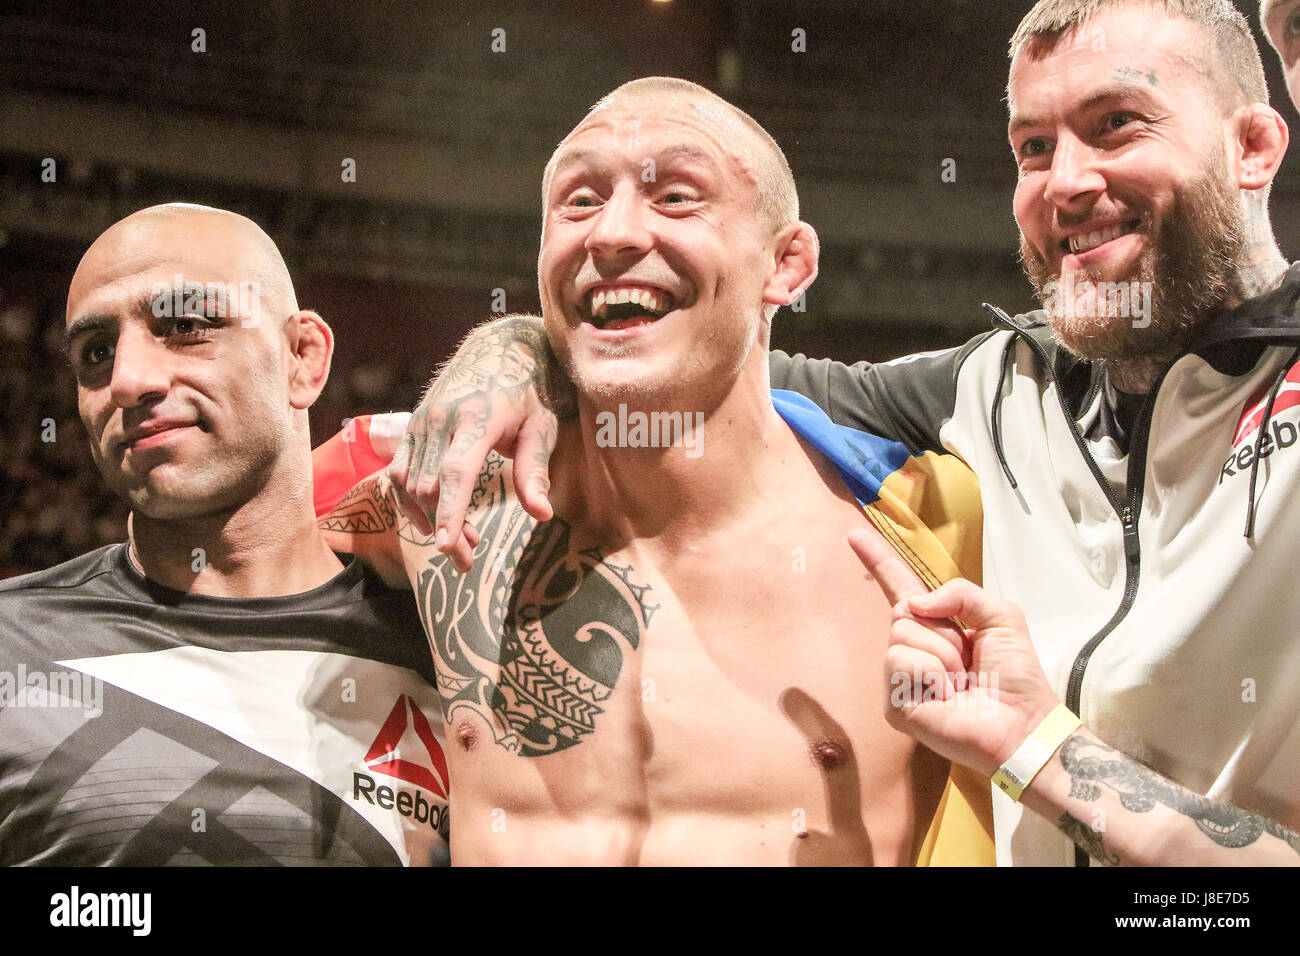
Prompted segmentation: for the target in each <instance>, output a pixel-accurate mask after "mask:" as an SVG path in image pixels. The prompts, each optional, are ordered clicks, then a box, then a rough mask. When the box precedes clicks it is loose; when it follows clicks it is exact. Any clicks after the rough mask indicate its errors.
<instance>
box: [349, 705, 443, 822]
mask: <svg viewBox="0 0 1300 956" xmlns="http://www.w3.org/2000/svg"><path fill="white" fill-rule="evenodd" d="M408 710H409V711H410V715H411V716H410V721H409V723H408V721H407V716H406V715H407V711H408ZM412 724H413V725H414V727H415V735H416V737H418V738H419V739H420V742H421V743H422V744H424V749H425V750H426V751H428V754H429V763H430V764H431V765H432V769H431V768H430V767H426V766H424V765H423V764H420V763H416V762H415V761H412V760H405V759H403V758H402V757H399V756H397V748H398V745H399V744H400V742H401V740H402V737H403V736H404V735H405V734H406V728H407V727H408V726H410V725H412ZM417 753H418V751H417ZM366 766H367V767H368V768H369V769H370V770H371V772H373V773H382V774H383V775H384V776H386V777H396V778H397V779H398V780H405V781H406V782H407V783H413V784H415V785H416V786H418V787H424V788H425V789H426V790H432V791H433V792H434V793H436V794H437V795H438V796H440V797H442V798H444V799H446V797H447V790H448V787H447V778H448V774H447V758H446V756H445V755H444V754H443V752H442V746H441V745H440V744H439V743H438V738H437V737H435V736H434V735H433V728H432V727H430V726H429V719H428V718H427V717H425V716H424V714H423V713H421V711H420V708H419V707H416V706H415V701H413V700H411V698H410V697H408V696H407V695H406V694H402V695H401V696H400V697H398V698H397V703H396V704H394V705H393V710H392V713H390V714H389V715H388V719H387V720H385V721H384V725H383V726H382V727H380V728H379V736H377V737H376V738H375V742H374V743H373V744H371V745H370V750H369V751H367V752H366Z"/></svg>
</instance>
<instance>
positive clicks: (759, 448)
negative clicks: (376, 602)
mask: <svg viewBox="0 0 1300 956" xmlns="http://www.w3.org/2000/svg"><path fill="white" fill-rule="evenodd" d="M651 169H653V171H654V172H653V175H646V172H647V170H651ZM538 272H539V285H540V290H541V301H542V312H543V316H544V318H545V322H546V327H547V331H548V333H549V336H550V340H551V342H552V343H553V344H554V346H555V349H556V351H557V353H558V354H559V355H560V359H561V362H562V364H563V366H564V368H565V371H566V372H567V373H568V374H569V376H570V377H571V378H572V379H573V381H574V382H575V383H576V386H577V393H578V405H579V409H578V416H577V418H576V419H573V420H569V421H565V422H561V423H560V425H559V431H558V435H557V437H556V440H557V448H556V453H555V458H554V461H553V467H552V471H551V474H552V476H553V478H554V486H553V487H552V488H551V492H550V500H551V502H552V503H553V504H554V512H553V514H551V515H548V516H547V517H548V519H549V520H543V521H537V520H535V519H534V518H533V517H530V515H529V514H528V513H527V512H526V511H525V509H524V508H523V506H522V504H521V502H520V500H519V497H518V495H517V493H516V490H515V489H516V480H515V478H514V477H513V474H512V466H511V465H510V463H508V462H505V461H503V460H502V459H501V458H500V457H497V456H495V455H494V456H492V457H491V458H490V459H489V460H488V462H487V464H486V466H485V467H484V468H483V469H482V471H481V472H480V473H479V474H478V476H477V480H476V481H475V482H474V487H473V489H472V492H471V494H472V503H471V510H470V518H471V522H472V524H469V525H466V528H467V533H468V534H469V536H470V538H471V539H472V540H471V541H470V542H469V544H470V545H477V547H478V551H477V553H478V555H479V560H478V561H477V562H476V563H475V565H474V567H473V568H472V569H471V570H470V571H469V572H468V573H467V574H464V575H460V574H457V573H456V571H455V568H454V567H453V563H452V562H453V559H452V556H451V555H448V554H443V553H442V552H441V551H440V550H439V547H438V542H436V541H435V540H434V538H433V537H432V536H431V535H429V534H428V533H427V532H428V530H429V529H428V528H427V527H426V528H424V529H423V531H422V530H421V529H420V528H419V527H416V526H413V525H409V524H407V523H406V522H405V521H402V523H401V524H400V538H401V541H400V544H401V548H400V551H399V550H398V547H397V545H398V543H399V542H398V539H397V537H396V536H394V535H392V534H391V533H387V534H385V533H380V531H381V528H382V523H379V522H375V521H373V520H366V521H364V522H362V521H354V522H352V523H351V524H349V520H348V516H349V515H367V516H374V515H382V514H389V515H391V514H392V513H393V512H394V510H395V497H394V495H395V489H394V488H393V487H392V486H391V485H390V484H389V482H388V480H387V478H386V476H384V475H382V474H381V475H379V476H376V477H374V478H372V479H370V480H368V481H367V482H365V483H363V484H362V485H361V486H359V487H358V488H357V489H356V492H355V493H354V495H353V496H352V497H351V498H350V499H349V500H348V501H347V502H345V503H344V505H343V506H342V509H341V512H339V513H336V514H335V515H333V516H331V517H329V518H327V519H326V520H327V523H328V524H329V526H330V527H332V528H334V529H336V530H347V529H349V528H350V530H352V531H353V532H354V533H355V535H356V537H357V539H358V541H357V542H356V544H355V545H354V547H355V548H356V549H357V550H361V551H365V552H366V553H367V554H368V555H369V557H370V559H371V560H375V561H376V563H377V564H378V565H379V566H381V567H387V568H392V569H394V571H395V573H396V574H397V575H398V576H403V577H405V578H406V579H407V580H409V581H410V582H411V584H412V586H413V587H414V588H415V590H416V594H417V598H418V601H419V604H420V608H421V614H422V617H423V621H424V624H425V627H426V630H427V633H428V635H429V638H430V642H431V644H432V647H433V654H434V659H435V662H436V665H437V671H438V683H439V689H440V691H441V695H442V700H443V709H444V714H445V719H446V722H447V737H448V741H449V746H448V762H449V766H450V768H451V772H452V776H453V779H454V781H455V787H454V789H453V791H452V801H453V805H454V806H453V812H454V816H455V818H456V826H455V828H454V830H453V831H452V840H453V843H452V848H453V858H454V859H455V860H456V862H457V863H469V864H494V863H506V864H524V865H528V864H601V865H609V864H631V863H640V864H723V865H737V864H745V865H749V864H759V865H778V864H852V865H863V864H878V865H899V864H904V865H910V864H912V863H914V862H916V861H917V860H918V858H921V857H923V856H925V854H926V853H928V850H927V848H926V846H925V837H926V835H927V832H928V831H930V825H931V821H932V820H933V819H934V818H935V816H936V809H937V807H938V806H939V803H940V798H941V795H942V794H943V792H944V789H945V782H946V780H947V775H948V767H947V765H946V763H945V762H944V761H942V760H938V759H936V758H935V756H934V754H933V753H931V752H929V751H928V750H926V749H925V748H924V747H920V746H917V745H916V744H915V743H914V742H912V741H911V740H910V739H909V738H907V737H906V736H905V735H903V734H900V733H898V732H896V731H894V730H891V729H890V728H889V726H888V725H887V724H886V722H885V720H884V716H883V704H884V695H885V691H884V690H883V689H882V687H881V684H880V680H879V671H880V667H881V662H882V660H883V654H884V647H885V641H886V639H887V635H888V630H889V620H890V607H889V604H888V602H887V601H886V600H885V599H884V597H883V595H882V593H881V591H880V589H879V587H877V586H876V584H875V582H874V581H872V580H871V579H870V578H868V577H866V576H865V575H863V574H862V573H861V569H860V568H857V567H855V564H854V562H853V561H852V560H851V555H850V552H849V550H848V547H847V545H846V544H845V534H846V531H847V530H848V529H851V528H865V527H869V526H870V524H869V522H870V523H871V524H875V525H876V526H877V527H880V528H881V529H882V530H883V531H884V532H885V533H886V534H888V535H890V540H891V541H893V542H894V543H895V544H896V545H897V546H898V547H899V548H900V550H901V551H905V552H906V553H907V554H908V555H909V556H910V558H911V559H912V560H913V561H914V562H916V567H917V568H918V570H919V571H921V573H924V574H931V575H934V576H935V578H936V579H943V578H946V577H951V576H954V575H956V574H957V573H958V565H959V561H960V560H961V559H962V558H964V559H965V560H966V561H967V566H968V567H971V568H976V567H977V565H978V558H977V557H976V556H975V554H974V553H973V552H972V551H970V550H969V549H970V548H971V547H974V549H975V550H978V539H979V511H978V505H977V504H976V503H975V500H974V499H973V497H972V496H971V491H972V488H973V485H972V484H971V479H970V476H969V473H968V472H966V473H965V475H964V477H963V475H962V474H961V473H959V472H957V473H945V472H944V471H943V469H942V468H941V467H940V466H938V465H936V464H935V462H934V461H928V462H918V461H915V460H911V459H909V456H908V455H907V454H906V452H905V451H904V450H903V449H902V448H901V446H888V447H887V446H886V445H885V444H881V443H877V442H875V441H874V439H872V438H871V437H870V436H867V435H864V434H861V433H855V432H853V431H852V430H850V429H837V428H836V427H834V426H833V425H831V423H830V421H829V419H827V418H826V416H824V415H823V414H821V413H820V412H819V411H817V410H816V409H815V408H814V407H813V406H812V405H811V404H810V403H808V402H806V401H804V400H802V399H799V398H798V397H797V396H793V395H785V396H779V397H778V398H777V401H776V405H775V406H774V404H773V399H772V398H771V397H770V395H769V389H768V369H767V348H768V339H769V335H770V323H771V320H772V315H773V313H775V312H776V310H777V308H778V307H779V306H781V305H784V304H788V303H789V302H791V301H793V300H794V299H795V298H797V297H798V295H799V294H800V293H801V292H802V291H803V290H804V289H805V288H807V286H808V285H809V284H810V283H811V282H812V281H813V278H814V277H815V276H816V272H817V237H816V234H815V232H814V231H813V229H812V227H811V226H809V225H808V224H807V223H805V222H801V221H800V220H799V216H798V200H797V197H796V195H795V191H794V184H793V179H792V178H791V176H790V172H789V167H788V166H787V165H786V163H785V158H784V156H782V155H781V152H780V149H779V148H778V147H777V146H776V144H775V143H774V142H772V140H771V138H770V137H769V136H768V135H767V134H766V133H765V132H763V130H762V128H761V127H759V126H758V125H757V124H756V123H754V121H753V120H751V119H750V118H749V117H747V116H745V115H744V114H743V113H741V112H740V111H739V110H737V109H735V108H734V107H732V106H731V105H730V104H727V103H726V102H725V101H723V100H721V99H719V98H718V97H716V96H714V95H713V94H711V93H709V92H708V91H707V90H704V89H703V88H701V87H698V86H696V85H695V84H691V83H686V82H684V81H681V80H671V79H658V78H656V79H650V80H642V81H637V82H634V83H631V84H628V85H626V86H624V87H621V88H620V89H619V90H616V91H615V92H614V93H613V94H612V95H611V96H609V97H607V98H606V99H605V100H603V101H602V102H601V103H600V104H599V105H598V106H597V107H596V108H595V109H593V110H592V112H591V113H590V114H589V115H588V116H587V117H586V118H585V119H584V120H583V121H582V122H580V123H579V124H578V126H577V127H576V128H575V129H574V130H573V132H572V133H570V135H569V136H568V137H567V138H566V139H565V140H564V142H563V143H562V144H561V145H560V147H559V148H558V150H557V151H556V153H555V155H554V156H553V157H552V159H551V161H550V163H549V164H548V166H547V169H546V175H545V185H544V202H543V231H542V243H541V258H540V261H539V269H538ZM488 347H489V348H490V347H491V346H490V345H489V346H488ZM530 365H531V358H530V357H529V356H527V355H525V354H524V353H523V352H516V351H511V350H508V349H507V350H505V351H504V352H503V353H502V355H501V364H500V368H501V369H502V374H503V375H508V376H514V377H515V378H516V380H517V381H519V382H526V381H527V380H528V374H529V370H530ZM485 411H486V409H484V408H481V407H478V406H477V405H476V403H475V398H474V396H469V397H468V398H467V399H466V401H464V402H462V403H460V404H459V406H458V407H457V408H456V409H455V410H454V411H453V412H452V414H453V415H454V416H456V417H458V418H460V419H461V420H462V421H464V422H466V423H467V424H468V423H471V422H472V421H473V420H474V418H475V416H477V415H480V414H483V413H485ZM469 430H472V425H471V426H470V429H469ZM900 452H901V454H900ZM895 482H897V484H894V483H895ZM892 492H899V494H898V495H895V494H893V493H892ZM923 502H929V503H930V504H931V505H935V506H938V507H944V506H947V507H950V508H952V509H953V513H952V514H950V515H949V516H948V522H949V523H948V525H947V532H948V533H947V534H946V535H944V536H943V540H942V541H941V540H940V538H939V536H936V535H934V534H932V533H931V531H930V529H929V528H928V527H926V525H925V523H924V522H923V521H922V520H921V518H920V516H919V515H918V512H919V511H920V507H921V504H922V503H923ZM864 508H865V509H866V513H865V514H864ZM963 508H964V509H965V510H962V509H963ZM913 509H915V510H913ZM937 524H938V523H937V522H936V526H937ZM480 534H481V540H480V539H479V535H480ZM918 691H919V688H918ZM931 846H933V844H931ZM983 847H989V848H990V849H991V844H990V843H989V841H988V839H987V838H986V837H984V835H983V834H979V835H978V836H976V837H975V838H974V839H972V840H967V841H966V843H965V844H964V851H965V853H966V855H965V856H964V857H960V858H959V861H960V862H967V863H971V862H978V861H980V859H981V856H980V852H981V849H982V848H983Z"/></svg>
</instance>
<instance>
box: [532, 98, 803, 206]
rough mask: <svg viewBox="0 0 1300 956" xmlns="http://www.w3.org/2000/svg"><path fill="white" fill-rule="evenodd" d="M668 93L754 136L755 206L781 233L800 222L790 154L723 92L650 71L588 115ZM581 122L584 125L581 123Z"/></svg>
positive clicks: (718, 123) (719, 123) (723, 125)
mask: <svg viewBox="0 0 1300 956" xmlns="http://www.w3.org/2000/svg"><path fill="white" fill-rule="evenodd" d="M664 94H668V95H672V96H676V97H679V98H680V100H681V109H682V110H683V111H685V110H695V111H696V112H698V113H700V114H703V115H704V116H705V117H706V118H707V119H708V120H709V121H710V122H711V124H712V125H714V126H715V127H716V128H718V129H719V130H725V129H727V128H728V127H729V128H730V129H731V130H734V133H735V135H736V136H737V137H748V138H749V139H750V140H751V142H752V143H753V150H752V157H753V159H754V160H755V163H756V166H757V168H756V170H755V173H756V179H757V188H756V193H755V196H754V211H755V213H756V214H757V216H758V219H759V222H760V223H761V224H762V225H763V226H764V227H765V228H766V229H768V230H769V231H771V232H776V231H777V230H778V229H781V228H783V227H785V226H787V225H789V224H790V223H792V222H798V220H799V195H798V193H797V192H796V191H795V185H794V175H793V174H792V173H791V172H790V164H789V162H787V161H786V158H785V153H783V152H782V151H781V147H780V146H778V145H777V143H776V140H774V139H773V138H772V137H771V135H770V134H769V133H768V132H767V130H765V129H764V128H763V127H762V126H761V125H760V124H759V123H758V121H757V120H755V119H754V118H753V117H752V116H750V115H749V114H748V113H746V112H745V111H744V110H742V109H739V108H738V107H736V106H734V105H732V104H731V103H728V102H727V101H726V100H724V99H723V98H722V97H721V96H718V95H717V94H716V93H714V92H712V91H711V90H708V89H706V88H705V87H703V86H700V85H699V84H698V83H692V82H690V81H689V80H682V79H678V78H676V77H671V76H646V77H642V78H641V79H637V80H631V81H630V82H627V83H624V84H623V85H622V86H620V87H618V88H617V89H615V90H613V91H612V92H611V93H609V94H608V95H606V96H604V97H602V98H601V100H600V101H599V102H598V103H597V104H596V105H595V106H593V107H592V108H591V111H590V112H589V113H588V114H587V117H588V118H590V117H591V116H592V115H594V114H596V113H599V112H602V111H604V110H607V109H609V108H611V107H613V106H620V107H627V106H629V105H633V106H634V105H635V101H636V100H638V99H641V98H646V99H649V98H651V97H655V96H662V95H664ZM584 122H585V120H584ZM581 125H582V124H581V123H579V124H578V126H579V127H580V126H581ZM556 152H557V154H558V152H559V150H558V149H557V151H556ZM747 152H750V151H747ZM554 162H555V157H554V156H552V158H551V162H550V163H548V164H547V166H546V173H545V175H544V176H543V178H542V201H543V203H545V201H546V196H547V194H548V191H549V189H550V183H551V174H552V172H553V171H554Z"/></svg>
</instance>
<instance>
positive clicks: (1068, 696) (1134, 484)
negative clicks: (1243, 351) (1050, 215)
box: [986, 306, 1165, 866]
mask: <svg viewBox="0 0 1300 956" xmlns="http://www.w3.org/2000/svg"><path fill="white" fill-rule="evenodd" d="M986 308H988V309H989V310H990V311H991V312H992V313H993V315H994V317H995V320H996V322H997V324H998V325H1000V326H1003V327H1004V328H1006V329H1009V330H1010V331H1011V333H1012V334H1013V335H1016V336H1017V337H1019V338H1020V339H1021V340H1022V341H1025V342H1028V343H1029V347H1030V348H1032V349H1033V350H1034V352H1035V353H1036V354H1037V355H1038V357H1039V359H1040V360H1041V361H1042V363H1043V367H1044V368H1046V369H1047V374H1048V376H1049V377H1050V379H1051V381H1052V384H1054V385H1055V386H1056V397H1057V399H1058V400H1059V401H1060V404H1061V413H1062V414H1063V415H1064V416H1065V420H1066V421H1067V422H1068V423H1069V425H1070V433H1071V434H1072V435H1073V436H1074V443H1075V445H1076V446H1078V449H1079V453H1080V454H1081V455H1082V456H1083V460H1084V462H1085V463H1086V464H1087V465H1088V469H1089V470H1090V471H1091V472H1092V474H1093V477H1094V478H1095V479H1096V480H1097V484H1098V485H1100V486H1101V489H1102V491H1104V492H1105V493H1106V497H1107V498H1108V499H1109V500H1110V504H1111V507H1112V508H1114V509H1115V514H1116V515H1117V516H1118V517H1119V520H1120V523H1121V525H1122V526H1123V529H1124V596H1123V597H1122V598H1121V599H1120V603H1119V607H1117V608H1116V609H1115V613H1114V614H1113V615H1111V619H1110V620H1109V621H1107V622H1106V624H1105V625H1104V626H1103V627H1102V629H1101V630H1100V631H1098V632H1097V633H1096V634H1094V635H1093V636H1092V637H1091V639H1089V641H1088V643H1087V644H1085V645H1084V646H1083V648H1082V649H1081V650H1080V651H1079V653H1078V655H1077V656H1076V657H1075V659H1074V664H1073V665H1072V666H1071V668H1070V680H1069V683H1068V685H1067V686H1066V691H1065V706H1066V707H1068V708H1070V710H1071V711H1073V712H1074V713H1076V714H1077V713H1079V708H1080V700H1081V698H1082V696H1083V677H1084V674H1085V673H1086V672H1087V670H1088V662H1089V661H1090V660H1091V659H1092V655H1093V653H1094V652H1095V651H1096V650H1097V648H1098V647H1099V646H1100V644H1101V642H1102V641H1104V640H1105V639H1106V637H1107V635H1109V634H1110V633H1111V632H1112V631H1114V630H1115V628H1116V627H1118V626H1119V624H1120V622H1121V621H1123V620H1124V618H1125V617H1126V616H1127V615H1128V612H1129V611H1130V610H1131V609H1132V607H1133V602H1134V601H1135V600H1136V598H1137V590H1138V580H1139V578H1140V577H1141V571H1142V547H1141V544H1140V541H1139V538H1138V518H1139V516H1140V515H1141V514H1142V492H1143V485H1144V483H1145V481H1146V462H1147V439H1148V438H1149V437H1150V436H1149V432H1150V429H1151V415H1152V412H1153V410H1154V408H1155V397H1156V395H1157V394H1159V391H1160V386H1161V385H1162V384H1163V383H1164V378H1165V373H1164V372H1162V373H1161V374H1160V378H1159V379H1157V380H1156V382H1155V384H1154V385H1153V386H1152V388H1151V391H1150V392H1149V393H1148V394H1147V397H1146V401H1145V402H1143V403H1142V408H1141V410H1140V411H1139V412H1138V417H1137V420H1136V421H1135V422H1134V423H1133V434H1132V435H1131V436H1130V438H1129V455H1128V501H1127V502H1121V501H1120V499H1119V495H1118V494H1116V493H1115V487H1114V486H1113V485H1112V484H1111V483H1110V481H1109V480H1108V479H1107V478H1106V476H1105V475H1104V474H1102V471H1101V468H1100V466H1098V464H1097V461H1096V459H1094V458H1093V457H1092V452H1090V451H1089V450H1088V443H1087V441H1085V440H1084V437H1083V435H1082V434H1080V432H1079V426H1078V424H1077V423H1076V422H1075V420H1074V416H1073V415H1072V414H1071V413H1070V407H1069V405H1068V404H1067V403H1066V400H1065V392H1064V391H1063V390H1062V388H1061V382H1060V380H1059V379H1058V378H1057V377H1056V369H1054V368H1053V367H1052V361H1051V357H1050V356H1049V355H1048V354H1047V350H1046V349H1045V348H1044V347H1043V346H1042V343H1040V342H1039V341H1038V340H1037V339H1035V338H1034V337H1033V336H1032V335H1027V334H1025V332H1024V331H1023V330H1022V329H1020V328H1018V327H1017V326H1016V324H1015V323H1014V322H1012V321H1011V319H1010V317H1009V316H1008V315H1007V314H1006V313H1005V312H1003V311H1002V310H1001V309H999V308H997V307H996V306H986ZM1089 394H1090V395H1092V394H1095V388H1094V390H1093V391H1092V392H1090V393H1089ZM1085 407H1086V406H1085ZM1074 862H1075V865H1076V866H1088V865H1089V859H1088V854H1087V853H1086V852H1084V850H1083V849H1082V848H1080V847H1077V846H1076V847H1075V850H1074Z"/></svg>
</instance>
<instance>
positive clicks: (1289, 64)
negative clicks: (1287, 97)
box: [1260, 0, 1300, 109]
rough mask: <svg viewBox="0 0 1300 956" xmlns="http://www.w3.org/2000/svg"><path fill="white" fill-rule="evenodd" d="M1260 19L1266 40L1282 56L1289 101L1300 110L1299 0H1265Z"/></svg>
mask: <svg viewBox="0 0 1300 956" xmlns="http://www.w3.org/2000/svg"><path fill="white" fill-rule="evenodd" d="M1260 22H1261V24H1262V25H1263V27H1264V33H1265V35H1266V36H1267V37H1268V42H1269V43H1271V44H1272V45H1273V49H1275V50H1277V52H1278V56H1280V57H1281V58H1282V69H1283V71H1284V72H1285V73H1286V88H1287V92H1289V93H1290V94H1291V102H1292V103H1295V104H1296V108H1297V109H1300V0H1264V3H1263V4H1262V6H1261V8H1260Z"/></svg>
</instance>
